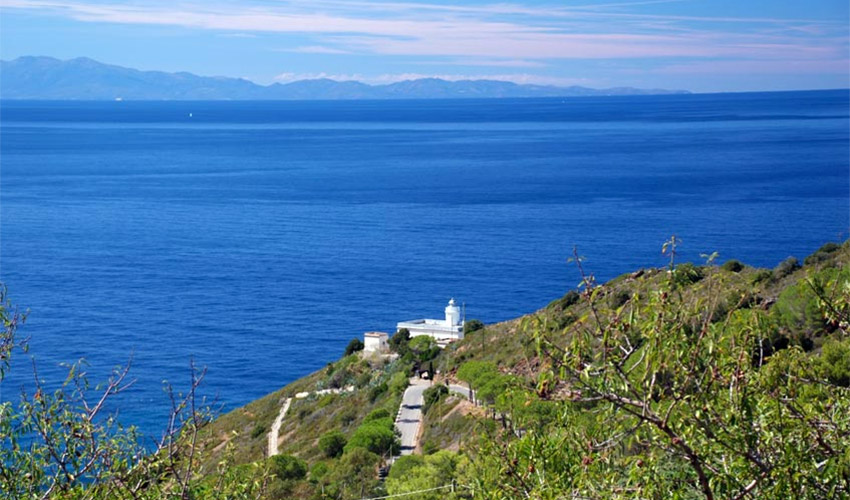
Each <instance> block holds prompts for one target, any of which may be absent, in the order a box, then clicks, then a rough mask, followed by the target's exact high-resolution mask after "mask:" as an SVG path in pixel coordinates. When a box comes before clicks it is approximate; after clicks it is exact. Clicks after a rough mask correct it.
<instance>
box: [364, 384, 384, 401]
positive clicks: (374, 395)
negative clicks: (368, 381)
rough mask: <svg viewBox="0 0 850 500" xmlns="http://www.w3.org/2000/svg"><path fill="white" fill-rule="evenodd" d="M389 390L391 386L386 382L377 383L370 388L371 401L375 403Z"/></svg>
mask: <svg viewBox="0 0 850 500" xmlns="http://www.w3.org/2000/svg"><path fill="white" fill-rule="evenodd" d="M387 390H389V387H388V386H387V383H386V382H381V383H380V384H378V385H375V386H374V387H372V388H370V389H369V395H368V397H369V402H370V403H374V402H375V401H377V400H378V398H379V397H381V395H382V394H384V393H385V392H387Z"/></svg>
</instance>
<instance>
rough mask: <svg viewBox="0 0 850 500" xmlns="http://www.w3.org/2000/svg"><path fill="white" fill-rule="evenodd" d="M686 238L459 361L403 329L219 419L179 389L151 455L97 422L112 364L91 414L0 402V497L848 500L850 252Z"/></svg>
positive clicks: (111, 384) (456, 353)
mask: <svg viewBox="0 0 850 500" xmlns="http://www.w3.org/2000/svg"><path fill="white" fill-rule="evenodd" d="M676 244H677V242H676V240H675V239H672V240H671V241H669V242H667V243H666V244H665V247H664V248H665V252H666V253H667V254H668V255H669V256H670V265H669V266H667V267H665V268H660V269H659V268H650V269H640V270H637V271H634V272H631V273H627V274H623V275H621V276H620V277H618V278H616V279H614V280H611V281H610V282H608V283H605V284H598V283H596V282H595V280H594V279H593V276H592V274H589V272H588V270H586V269H585V267H584V264H583V263H582V262H581V259H579V258H577V259H576V261H575V265H576V268H577V271H578V274H579V275H580V276H581V285H580V286H579V287H578V288H576V289H574V290H568V291H567V292H566V293H565V295H564V296H563V297H561V298H558V299H556V300H554V301H552V302H551V303H550V304H549V305H548V306H546V307H545V308H543V309H541V310H539V311H536V312H534V313H531V314H529V315H526V316H524V317H521V318H517V319H514V320H511V321H506V322H502V323H498V324H493V325H483V324H481V323H480V322H477V321H469V322H468V323H467V326H468V328H467V331H466V336H465V338H464V339H463V340H462V341H459V342H456V343H454V344H451V345H450V346H449V347H447V348H445V349H443V350H440V349H439V348H438V347H437V346H436V345H435V343H434V342H433V340H432V339H430V338H429V337H415V338H410V337H409V336H407V335H405V334H404V332H398V333H396V334H395V335H394V336H393V337H392V338H391V339H390V348H391V350H392V351H393V352H392V353H387V354H382V355H378V354H370V355H365V354H364V353H363V352H362V348H363V346H362V343H359V341H353V342H352V343H351V344H350V345H349V346H348V348H347V349H346V352H345V353H344V355H343V356H342V357H341V358H340V359H339V360H338V361H336V362H333V363H329V364H328V365H327V366H326V367H325V368H323V369H322V370H319V371H317V372H315V373H312V374H310V375H307V376H305V377H303V378H301V379H299V380H296V381H295V382H293V383H291V384H288V385H287V386H285V387H283V388H281V389H279V390H277V391H275V392H273V393H271V394H269V395H267V396H265V397H263V398H260V399H258V400H256V401H254V402H252V403H249V404H247V405H245V406H244V407H241V408H237V409H235V410H233V411H231V412H229V413H226V414H224V415H221V416H218V417H217V418H211V417H210V415H209V414H208V413H206V412H205V410H204V409H202V408H200V407H199V406H198V405H197V402H196V401H195V398H194V391H193V390H191V388H190V390H188V391H184V392H171V395H172V397H173V401H174V411H173V414H172V415H173V418H172V424H171V425H169V427H168V428H167V430H166V435H165V436H164V438H163V440H162V442H161V443H160V445H159V446H158V447H157V448H156V450H154V451H151V450H150V449H149V448H144V445H143V443H141V442H139V439H138V436H137V435H136V434H135V431H134V430H133V429H132V428H124V427H121V426H120V425H118V424H117V423H116V422H115V421H114V420H113V419H112V418H111V417H107V418H101V417H99V412H100V411H101V409H102V408H103V407H104V406H103V403H104V401H106V400H107V399H108V398H109V397H110V395H112V394H115V393H118V392H120V391H121V390H122V389H121V388H122V387H123V385H124V382H123V380H124V376H125V375H126V371H125V370H120V369H116V371H115V372H114V373H113V375H112V377H111V378H110V379H109V381H108V382H107V384H106V385H105V386H101V388H100V389H97V391H102V392H101V393H102V396H100V400H99V401H100V402H98V403H95V402H96V401H98V399H93V398H91V397H87V396H86V394H87V393H89V392H90V391H91V390H92V387H91V386H90V385H89V383H88V382H87V380H86V378H85V374H84V371H83V373H81V372H80V371H78V367H74V368H72V370H71V372H70V374H69V377H68V381H66V385H65V388H64V389H60V390H57V391H56V392H54V393H52V394H48V393H46V392H42V391H41V390H38V391H36V393H35V394H34V395H32V396H31V397H30V396H27V395H24V396H23V398H22V401H21V405H20V408H19V409H15V408H13V406H12V405H11V404H7V403H4V404H2V405H1V406H0V411H2V416H3V418H2V419H0V437H2V446H0V491H4V493H7V494H8V495H9V496H11V497H13V498H63V499H65V498H109V499H113V498H120V499H124V498H127V499H129V498H134V499H138V498H144V499H155V498H156V499H159V498H175V499H177V498H181V499H186V498H199V499H201V498H203V499H219V498H220V499H233V498H240V499H242V498H244V499H248V498H253V499H283V498H287V499H288V498H293V499H325V498H328V499H338V500H343V499H364V498H378V497H385V496H386V495H396V496H402V497H405V498H417V499H428V500H431V499H433V500H438V499H439V500H455V499H471V498H492V499H513V498H539V499H552V500H554V499H561V498H682V499H692V498H693V499H697V498H705V499H714V498H740V499H743V498H749V497H752V498H771V499H773V498H776V499H779V498H813V499H815V498H817V499H819V498H845V497H847V496H848V495H850V241H849V242H845V243H844V244H837V243H827V244H825V245H823V246H822V247H821V248H820V249H819V250H818V251H816V252H815V253H813V254H812V255H810V256H808V257H807V258H805V259H804V261H803V262H802V265H801V263H800V262H798V261H797V259H795V258H793V257H789V258H788V259H786V260H784V261H783V262H781V263H779V264H778V265H777V266H776V267H775V268H774V269H772V270H771V269H757V268H752V267H748V266H746V265H744V264H742V263H741V262H738V261H735V260H729V261H726V262H724V263H723V264H722V265H717V264H716V263H715V262H714V260H715V257H716V256H708V257H707V262H706V263H705V264H704V265H700V266H697V265H694V264H691V263H681V264H680V263H676V262H675V255H676V254H675V252H676ZM0 313H2V319H3V322H4V325H5V330H4V332H5V334H4V335H2V336H0V361H2V362H0V377H2V375H3V373H4V370H5V369H6V368H8V366H9V365H10V360H11V353H12V352H13V351H14V350H16V349H17V347H18V346H19V345H20V340H17V339H16V338H15V336H14V332H15V329H16V328H17V326H18V325H19V324H20V323H22V322H23V319H24V318H23V316H21V315H19V314H18V313H17V312H14V308H12V307H11V306H10V305H9V303H8V302H7V301H6V297H5V293H4V290H3V289H0ZM417 367H418V368H419V369H420V370H427V371H431V370H432V369H433V370H434V371H436V373H437V376H436V379H435V380H434V381H433V383H431V385H430V386H428V387H427V389H425V390H424V394H422V400H421V403H418V404H414V405H413V406H410V405H408V406H407V407H406V409H405V412H406V413H407V414H408V415H415V414H417V411H418V410H421V417H417V418H418V419H419V420H418V421H419V425H418V433H417V434H416V436H412V435H411V434H408V437H409V438H410V437H413V438H414V441H415V443H414V444H415V446H414V447H413V448H412V449H411V451H412V454H408V455H405V456H401V457H399V458H395V459H393V458H392V457H393V456H396V457H397V456H398V455H399V453H400V452H401V451H402V449H401V443H400V441H399V437H398V435H397V433H396V432H395V430H394V429H395V428H397V427H396V426H397V425H398V424H399V422H394V420H393V417H394V416H395V415H396V414H397V412H399V407H400V405H401V403H402V401H408V402H409V401H410V400H409V399H408V395H409V394H410V393H411V392H415V393H416V394H419V392H418V391H421V390H422V389H423V388H424V385H423V383H422V382H421V381H419V380H418V379H415V378H412V377H415V376H416V373H418V372H417V370H416V368H417ZM411 382H415V384H412V385H409V384H411ZM199 383H201V377H200V375H199V374H197V376H196V377H195V378H194V379H193V387H196V386H197V384H199ZM414 387H415V388H416V389H414ZM399 414H401V413H399ZM405 418H410V417H409V416H408V417H405ZM405 422H407V423H409V422H410V421H409V420H405ZM413 422H414V423H416V420H414V421H413ZM405 425H406V424H405ZM407 428H408V429H410V427H409V426H408V427H407ZM414 428H416V427H414ZM275 438H276V439H275ZM275 449H276V450H277V453H276V454H275V451H274V450H275ZM269 455H271V456H269ZM83 479H84V480H83Z"/></svg>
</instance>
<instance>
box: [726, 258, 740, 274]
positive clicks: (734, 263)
mask: <svg viewBox="0 0 850 500" xmlns="http://www.w3.org/2000/svg"><path fill="white" fill-rule="evenodd" d="M720 267H721V268H722V269H723V270H724V271H729V272H732V273H740V272H741V271H743V270H744V264H742V263H741V261H739V260H735V259H729V260H727V261H726V262H724V263H723V265H722V266H720Z"/></svg>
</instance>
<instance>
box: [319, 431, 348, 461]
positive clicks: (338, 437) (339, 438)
mask: <svg viewBox="0 0 850 500" xmlns="http://www.w3.org/2000/svg"><path fill="white" fill-rule="evenodd" d="M346 443H348V440H347V439H345V434H343V433H342V432H340V431H338V430H332V431H328V432H326V433H324V434H322V437H320V438H319V449H320V450H322V453H324V454H325V456H326V457H328V458H336V457H338V456H340V455H342V451H343V449H344V448H345V445H346Z"/></svg>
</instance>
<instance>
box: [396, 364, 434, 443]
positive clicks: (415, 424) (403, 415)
mask: <svg viewBox="0 0 850 500" xmlns="http://www.w3.org/2000/svg"><path fill="white" fill-rule="evenodd" d="M430 386H431V382H429V381H428V380H422V379H419V378H415V377H414V378H411V379H410V385H409V386H408V387H407V389H405V391H404V395H403V396H402V398H401V407H400V408H399V409H398V415H397V416H396V419H395V426H396V429H398V431H399V432H400V433H401V454H402V455H410V454H412V453H413V450H415V449H416V445H417V444H418V439H417V438H418V437H419V426H420V425H421V424H422V405H423V404H424V403H425V398H424V397H423V396H422V394H423V393H424V392H425V389H427V388H428V387H430Z"/></svg>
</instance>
